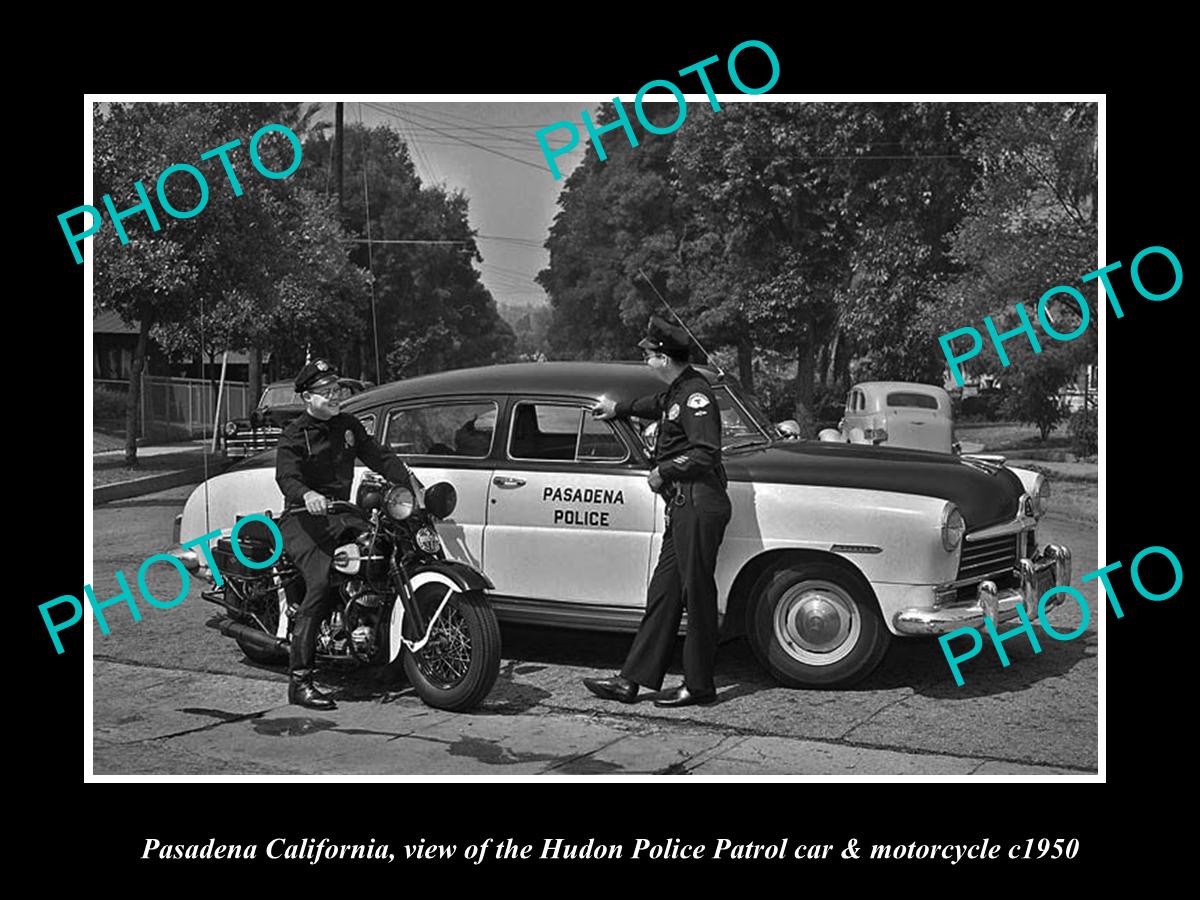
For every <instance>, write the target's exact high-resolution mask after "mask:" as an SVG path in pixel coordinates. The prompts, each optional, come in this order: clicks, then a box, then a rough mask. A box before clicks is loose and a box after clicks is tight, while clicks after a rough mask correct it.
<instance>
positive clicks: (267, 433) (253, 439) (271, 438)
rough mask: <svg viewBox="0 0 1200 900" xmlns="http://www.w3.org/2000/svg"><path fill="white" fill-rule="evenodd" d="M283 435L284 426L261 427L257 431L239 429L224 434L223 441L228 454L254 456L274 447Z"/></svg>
mask: <svg viewBox="0 0 1200 900" xmlns="http://www.w3.org/2000/svg"><path fill="white" fill-rule="evenodd" d="M282 435H283V429H282V428H259V429H258V430H256V431H239V432H238V433H237V434H233V435H223V440H222V442H221V443H222V446H223V447H224V450H225V455H226V456H236V457H245V456H253V455H254V454H256V453H262V452H263V451H264V450H271V449H272V448H274V447H275V445H276V444H278V443H279V438H280V437H282Z"/></svg>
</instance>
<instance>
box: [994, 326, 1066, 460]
mask: <svg viewBox="0 0 1200 900" xmlns="http://www.w3.org/2000/svg"><path fill="white" fill-rule="evenodd" d="M1018 354H1019V355H1018V357H1017V359H1018V360H1019V362H1018V364H1017V365H1016V367H1015V368H1014V370H1013V371H1012V372H1011V374H1009V375H1008V376H1006V377H1005V389H1006V396H1005V398H1004V402H1003V404H1002V405H1001V411H1002V413H1003V414H1004V415H1006V416H1009V417H1011V418H1013V419H1016V420H1017V421H1018V422H1027V423H1029V424H1031V425H1036V426H1037V429H1038V432H1039V433H1040V435H1041V440H1042V443H1045V442H1046V438H1047V437H1049V436H1050V432H1051V431H1052V430H1053V429H1054V428H1055V426H1057V425H1058V424H1059V423H1060V422H1062V421H1064V420H1065V419H1066V418H1067V415H1068V409H1067V405H1066V403H1064V402H1063V400H1062V399H1061V398H1060V397H1059V391H1060V390H1062V388H1063V386H1064V385H1066V384H1067V383H1068V382H1069V381H1070V380H1071V376H1072V374H1073V373H1074V371H1075V359H1074V357H1073V356H1072V354H1070V353H1068V352H1066V351H1065V350H1063V349H1058V348H1055V349H1049V350H1044V351H1042V353H1041V354H1038V358H1037V364H1036V365H1035V364H1033V362H1032V360H1031V359H1030V357H1032V356H1034V354H1033V353H1032V351H1031V350H1028V349H1022V350H1020V351H1018Z"/></svg>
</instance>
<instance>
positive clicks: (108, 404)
mask: <svg viewBox="0 0 1200 900" xmlns="http://www.w3.org/2000/svg"><path fill="white" fill-rule="evenodd" d="M92 419H93V420H94V421H96V422H121V421H124V419H125V395H124V394H121V393H118V392H117V391H111V390H109V389H108V388H103V387H98V388H95V389H94V390H93V391H92Z"/></svg>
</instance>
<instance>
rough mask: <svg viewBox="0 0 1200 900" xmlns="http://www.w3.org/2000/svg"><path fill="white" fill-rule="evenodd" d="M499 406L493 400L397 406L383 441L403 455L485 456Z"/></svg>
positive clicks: (492, 435)
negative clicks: (398, 407)
mask: <svg viewBox="0 0 1200 900" xmlns="http://www.w3.org/2000/svg"><path fill="white" fill-rule="evenodd" d="M497 411H498V408H497V406H496V404H495V403H494V402H491V401H478V400H477V401H474V402H471V403H438V404H429V405H426V406H410V407H406V408H403V409H394V410H392V411H391V413H390V414H389V415H388V421H387V433H386V435H385V436H384V443H386V444H387V446H389V447H390V448H391V449H393V450H395V451H396V452H397V453H399V454H400V455H401V456H403V455H405V454H411V455H414V456H457V457H460V458H466V459H483V458H485V457H486V456H488V455H489V454H490V453H491V452H492V438H493V437H494V436H495V433H496V413H497Z"/></svg>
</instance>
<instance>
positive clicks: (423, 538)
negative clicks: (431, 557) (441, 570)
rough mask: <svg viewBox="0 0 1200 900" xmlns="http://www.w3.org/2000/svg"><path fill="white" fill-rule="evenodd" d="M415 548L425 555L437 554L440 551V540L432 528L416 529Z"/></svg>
mask: <svg viewBox="0 0 1200 900" xmlns="http://www.w3.org/2000/svg"><path fill="white" fill-rule="evenodd" d="M417 546H418V547H420V548H421V549H422V550H424V551H425V552H426V553H437V552H438V551H439V550H441V549H442V539H441V538H440V537H438V533H437V532H436V531H434V530H433V529H432V528H429V527H425V528H419V529H417Z"/></svg>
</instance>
